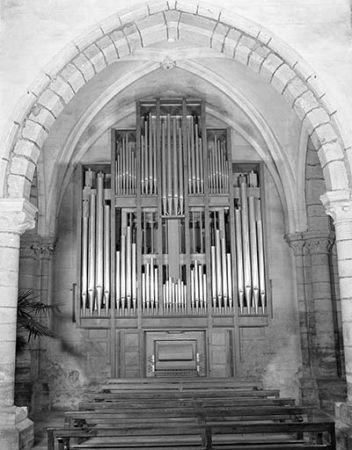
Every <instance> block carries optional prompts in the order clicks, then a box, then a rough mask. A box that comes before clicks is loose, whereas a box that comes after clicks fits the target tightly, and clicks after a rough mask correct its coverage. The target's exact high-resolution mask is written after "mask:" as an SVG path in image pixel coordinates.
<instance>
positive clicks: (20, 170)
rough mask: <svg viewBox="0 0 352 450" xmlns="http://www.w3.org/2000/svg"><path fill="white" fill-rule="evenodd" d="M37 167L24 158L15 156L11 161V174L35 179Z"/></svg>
mask: <svg viewBox="0 0 352 450" xmlns="http://www.w3.org/2000/svg"><path fill="white" fill-rule="evenodd" d="M35 168H36V165H35V164H34V163H33V161H30V160H28V159H26V158H24V157H23V156H14V157H13V158H12V161H11V173H12V174H16V175H23V176H24V177H26V178H28V179H29V180H32V179H33V174H34V171H35Z"/></svg>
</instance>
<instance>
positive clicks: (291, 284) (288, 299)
mask: <svg viewBox="0 0 352 450" xmlns="http://www.w3.org/2000/svg"><path fill="white" fill-rule="evenodd" d="M233 140H234V142H235V144H234V145H233V154H234V157H235V159H236V160H237V161H243V160H247V161H251V160H252V161H258V160H260V157H259V155H258V154H257V153H256V151H255V150H254V149H253V148H252V147H251V146H250V145H249V144H248V142H247V141H246V140H245V139H243V138H242V137H241V136H240V135H239V134H238V133H236V132H233ZM109 158H110V146H109V133H108V132H106V133H104V134H103V135H102V136H101V138H100V139H99V140H98V141H97V142H96V143H95V144H94V145H93V146H92V147H91V148H90V149H89V151H88V152H87V153H86V154H85V156H84V157H83V158H82V161H81V162H82V163H94V162H95V161H106V162H108V161H109ZM74 178H75V174H74V175H73V178H71V180H70V184H69V185H68V186H67V188H66V191H65V194H64V200H63V202H62V207H61V209H60V214H59V217H58V229H57V233H58V234H57V236H58V240H57V245H56V250H55V253H54V282H53V299H54V302H55V303H59V304H60V305H62V315H63V317H64V319H65V320H57V321H55V323H54V326H55V333H56V336H57V338H56V339H55V340H51V343H50V344H49V345H48V346H47V355H46V358H47V360H46V365H44V367H46V369H45V373H44V379H45V381H47V382H48V383H49V385H50V388H51V390H52V393H51V401H52V406H53V407H54V408H64V409H65V408H66V409H67V408H72V407H76V406H77V404H78V402H79V401H80V400H82V397H83V396H84V395H85V393H86V392H89V389H94V384H95V383H96V382H99V381H103V380H104V378H105V377H107V376H109V374H110V365H109V349H108V344H107V342H108V331H107V330H83V329H77V328H76V326H75V324H74V323H73V322H72V285H73V283H75V282H76V276H77V258H78V255H77V239H79V236H78V235H77V228H76V227H77V223H76V214H77V204H78V203H77V199H78V197H79V192H78V189H77V184H75V179H74ZM264 184H265V202H266V208H265V217H266V222H267V228H268V229H270V233H268V236H267V238H268V241H267V251H268V263H269V264H268V266H269V267H270V279H271V280H272V296H273V311H274V313H273V319H272V321H271V322H270V326H269V327H268V328H265V329H264V328H262V329H260V330H259V331H258V332H259V333H260V335H258V336H257V335H255V336H254V338H253V333H254V330H253V328H251V329H246V330H244V331H243V334H242V339H243V341H242V345H241V347H242V355H241V360H242V361H241V365H240V367H238V368H237V373H238V374H239V375H240V376H251V377H255V376H258V377H263V380H264V384H265V385H266V386H267V387H268V388H279V389H281V393H282V395H283V396H291V397H295V398H298V396H299V390H298V385H299V377H300V373H301V354H300V339H299V329H298V327H299V325H298V305H297V302H296V293H295V280H294V279H292V272H293V261H292V255H291V251H290V249H289V247H288V246H287V244H286V243H285V242H284V239H283V234H284V219H283V217H284V213H283V208H282V205H281V201H280V198H279V196H278V193H277V190H276V187H275V184H274V181H273V179H272V177H271V176H270V174H269V173H268V171H267V170H265V180H264ZM94 333H95V334H94ZM97 333H98V334H97ZM249 336H251V337H250V339H249V338H248V337H249Z"/></svg>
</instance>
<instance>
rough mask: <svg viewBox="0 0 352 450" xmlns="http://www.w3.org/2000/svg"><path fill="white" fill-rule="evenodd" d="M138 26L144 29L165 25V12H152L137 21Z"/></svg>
mask: <svg viewBox="0 0 352 450" xmlns="http://www.w3.org/2000/svg"><path fill="white" fill-rule="evenodd" d="M135 24H136V26H137V28H138V29H139V30H140V31H142V30H145V29H148V28H154V27H158V26H165V17H164V14H162V13H161V12H159V13H158V14H152V15H149V16H146V17H143V18H141V19H138V20H136V21H135Z"/></svg>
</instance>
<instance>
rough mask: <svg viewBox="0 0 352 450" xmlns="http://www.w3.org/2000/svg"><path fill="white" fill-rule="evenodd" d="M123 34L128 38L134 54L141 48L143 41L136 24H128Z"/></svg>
mask: <svg viewBox="0 0 352 450" xmlns="http://www.w3.org/2000/svg"><path fill="white" fill-rule="evenodd" d="M122 31H123V34H124V35H125V37H126V40H127V43H128V46H129V49H130V52H131V53H133V52H134V51H135V50H137V49H139V48H141V47H142V46H143V45H142V41H141V37H140V34H139V32H138V29H137V27H136V25H135V24H134V23H131V24H127V25H126V26H124V27H123V29H122Z"/></svg>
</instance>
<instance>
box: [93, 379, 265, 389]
mask: <svg viewBox="0 0 352 450" xmlns="http://www.w3.org/2000/svg"><path fill="white" fill-rule="evenodd" d="M261 388H262V383H261V382H258V381H255V380H235V379H231V378H188V379H187V378H186V379H181V378H168V379H167V380H161V379H160V378H152V377H151V378H142V379H124V378H122V379H110V380H107V382H106V383H105V384H103V385H102V387H101V389H102V391H104V392H123V391H136V390H143V391H148V390H152V391H155V390H158V391H178V392H184V391H196V390H202V391H205V390H209V391H212V390H219V389H222V390H241V389H245V390H249V389H251V390H257V389H261Z"/></svg>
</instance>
